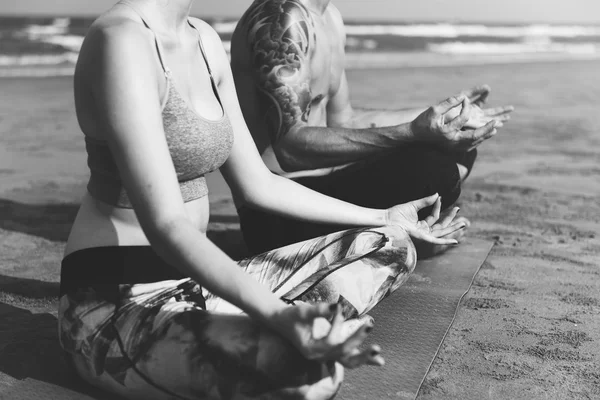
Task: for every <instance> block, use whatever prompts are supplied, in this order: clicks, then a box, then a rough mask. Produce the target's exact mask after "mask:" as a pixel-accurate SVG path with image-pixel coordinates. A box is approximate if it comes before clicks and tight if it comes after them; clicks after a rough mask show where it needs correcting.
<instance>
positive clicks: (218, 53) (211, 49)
mask: <svg viewBox="0 0 600 400" xmlns="http://www.w3.org/2000/svg"><path fill="white" fill-rule="evenodd" d="M189 21H190V23H191V24H192V25H193V26H194V27H195V28H196V29H197V30H198V33H199V34H200V38H201V39H202V45H203V46H204V49H205V50H206V53H207V57H208V59H209V61H210V62H211V64H213V65H214V66H215V67H217V68H216V69H218V70H221V68H228V66H229V58H228V56H227V53H226V51H225V48H224V47H223V42H222V41H221V37H220V36H219V34H218V33H217V31H216V30H215V29H214V28H213V27H212V26H211V25H210V24H209V23H207V22H205V21H203V20H201V19H199V18H193V17H190V18H189ZM215 64H216V65H215Z"/></svg>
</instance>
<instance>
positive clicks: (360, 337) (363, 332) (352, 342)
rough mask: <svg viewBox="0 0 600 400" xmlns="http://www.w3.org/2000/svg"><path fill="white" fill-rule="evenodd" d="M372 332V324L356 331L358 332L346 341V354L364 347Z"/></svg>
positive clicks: (343, 346) (344, 349)
mask: <svg viewBox="0 0 600 400" xmlns="http://www.w3.org/2000/svg"><path fill="white" fill-rule="evenodd" d="M372 330H373V325H371V324H370V323H365V324H363V325H361V326H360V327H359V328H358V329H357V330H356V332H354V333H353V334H352V335H350V336H349V337H348V338H347V339H346V340H345V341H344V344H343V345H342V348H343V351H344V353H349V352H350V351H352V350H353V349H355V348H357V347H359V346H360V345H362V344H363V342H364V341H365V339H366V338H367V336H369V334H370V333H371V331H372Z"/></svg>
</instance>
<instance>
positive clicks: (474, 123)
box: [444, 85, 515, 129]
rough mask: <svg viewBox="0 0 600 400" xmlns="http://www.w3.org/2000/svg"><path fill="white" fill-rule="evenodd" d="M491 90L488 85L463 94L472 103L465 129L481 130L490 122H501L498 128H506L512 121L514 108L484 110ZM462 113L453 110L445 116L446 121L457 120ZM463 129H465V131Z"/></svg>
mask: <svg viewBox="0 0 600 400" xmlns="http://www.w3.org/2000/svg"><path fill="white" fill-rule="evenodd" d="M490 92H491V88H490V87H489V86H488V85H482V86H476V87H474V88H471V89H469V90H464V91H462V92H461V94H463V95H464V96H466V97H467V98H468V99H469V101H470V102H471V115H470V116H469V120H468V121H467V123H466V124H465V126H464V128H467V129H477V128H481V127H482V126H484V125H485V124H487V123H488V122H490V121H499V122H500V124H498V125H497V126H496V127H497V128H500V127H502V126H504V122H506V121H508V120H509V119H510V113H511V112H513V111H514V109H515V108H514V107H513V106H502V107H494V108H483V106H484V104H485V102H486V100H487V98H488V96H489V95H490ZM459 113H460V110H459V109H458V107H457V108H453V109H452V110H450V111H449V112H448V113H446V114H445V116H444V121H451V120H452V119H454V118H456V117H457V116H458V115H459ZM464 128H463V129H464Z"/></svg>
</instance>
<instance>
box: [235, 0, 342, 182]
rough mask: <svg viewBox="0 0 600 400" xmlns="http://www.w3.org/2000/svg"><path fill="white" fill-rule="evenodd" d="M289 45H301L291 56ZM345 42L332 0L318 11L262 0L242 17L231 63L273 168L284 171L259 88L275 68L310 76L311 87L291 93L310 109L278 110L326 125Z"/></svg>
mask: <svg viewBox="0 0 600 400" xmlns="http://www.w3.org/2000/svg"><path fill="white" fill-rule="evenodd" d="M288 31H289V32H291V31H293V32H294V34H293V35H288V34H287V32H288ZM288 46H293V47H294V49H297V51H296V52H295V53H294V55H295V57H290V51H289V47H288ZM344 46H345V35H344V26H343V21H342V18H341V16H340V14H339V11H338V10H337V9H336V8H335V7H334V6H333V5H332V4H329V5H328V7H327V9H326V10H325V12H324V13H323V14H322V15H320V14H319V13H318V12H316V11H311V10H310V9H309V8H308V7H306V6H305V5H304V4H303V2H302V1H300V0H266V1H260V0H258V1H255V2H254V3H253V4H252V5H251V6H250V8H249V9H248V10H247V11H246V13H245V14H244V16H243V17H242V19H241V20H240V22H239V24H238V27H237V28H236V31H235V32H234V36H233V38H232V51H231V53H232V69H233V72H234V77H235V82H236V87H237V92H238V97H239V101H240V105H241V107H242V110H243V112H244V117H245V119H246V123H247V124H248V128H249V129H250V132H251V133H252V136H253V137H254V140H255V142H256V144H257V146H258V149H259V151H260V153H261V154H262V156H263V160H264V161H265V163H266V164H267V166H268V167H269V168H270V169H271V170H272V171H274V172H280V173H282V172H283V170H282V169H281V167H280V166H279V163H278V162H277V159H276V158H275V155H274V153H273V150H272V147H271V141H272V139H273V138H272V137H270V134H269V131H273V130H274V128H273V127H269V126H268V125H267V124H268V123H269V122H268V118H266V115H267V114H268V113H269V112H273V102H271V101H269V99H268V98H266V97H265V96H266V95H265V91H264V90H261V88H263V89H264V88H266V87H269V85H273V81H272V80H270V79H269V76H270V75H272V74H278V75H279V76H280V77H281V76H283V77H284V80H285V78H286V77H289V78H290V81H292V80H293V81H296V79H295V78H296V77H297V76H298V75H302V76H303V77H306V78H307V80H308V82H309V83H308V86H309V88H308V89H309V90H307V91H306V92H303V94H302V95H301V96H298V95H296V94H292V96H295V99H296V100H297V102H298V103H300V104H301V105H305V106H307V107H305V108H308V110H309V112H305V113H303V115H298V112H299V110H286V109H285V104H284V105H283V107H282V108H283V109H282V110H278V112H280V113H281V114H282V115H283V119H285V118H286V117H287V118H288V120H289V118H306V120H305V121H306V122H307V124H308V125H309V126H321V127H325V126H327V105H328V103H329V101H330V99H331V98H332V97H333V96H335V94H336V93H337V91H338V89H339V87H340V83H341V78H342V76H343V72H344ZM305 50H306V51H305ZM271 89H272V88H271ZM286 89H287V88H285V87H281V88H277V89H276V90H286ZM290 103H293V102H292V101H290Z"/></svg>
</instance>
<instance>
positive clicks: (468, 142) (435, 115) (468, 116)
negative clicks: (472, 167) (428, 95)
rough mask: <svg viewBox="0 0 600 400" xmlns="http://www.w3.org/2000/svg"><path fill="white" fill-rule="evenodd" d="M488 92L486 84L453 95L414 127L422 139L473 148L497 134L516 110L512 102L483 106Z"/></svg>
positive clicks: (459, 148) (430, 108)
mask: <svg viewBox="0 0 600 400" xmlns="http://www.w3.org/2000/svg"><path fill="white" fill-rule="evenodd" d="M488 94H489V88H488V87H485V86H484V87H480V88H474V89H471V90H469V91H465V92H461V93H460V94H458V95H456V96H452V97H449V98H448V99H446V100H444V101H442V102H440V103H439V104H437V105H435V106H432V107H429V108H428V109H427V110H425V111H424V112H423V113H421V114H420V115H419V116H418V117H417V118H416V119H415V120H414V121H412V123H411V130H412V132H413V134H414V135H415V137H416V138H417V139H420V140H422V141H425V142H430V143H434V144H437V145H440V146H443V147H447V148H449V149H452V150H457V151H470V150H472V149H474V148H476V147H477V146H479V145H480V144H481V143H483V142H484V141H485V140H487V139H489V138H491V137H493V136H494V135H495V134H496V133H497V129H496V128H499V127H501V126H502V125H503V123H504V121H507V120H508V119H510V116H509V114H510V112H512V110H513V107H512V106H506V107H497V108H489V109H483V108H481V106H482V105H483V103H484V102H485V99H486V98H487V95H488ZM459 107H460V108H459Z"/></svg>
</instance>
